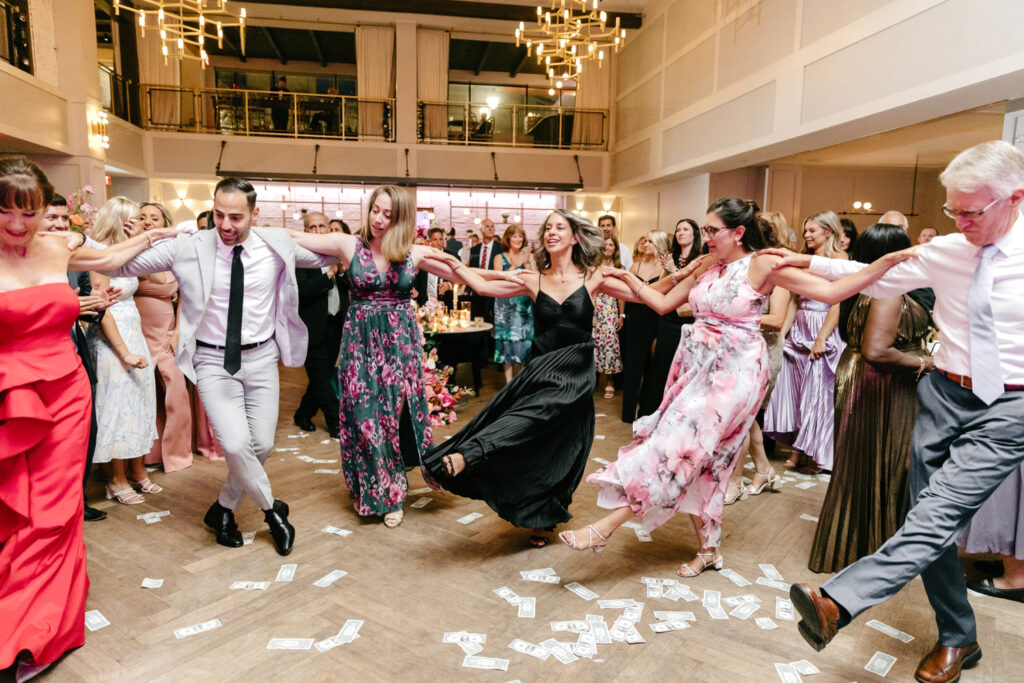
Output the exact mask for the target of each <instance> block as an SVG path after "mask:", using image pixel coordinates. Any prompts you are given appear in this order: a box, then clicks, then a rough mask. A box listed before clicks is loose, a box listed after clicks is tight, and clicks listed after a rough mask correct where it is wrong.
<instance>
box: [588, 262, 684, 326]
mask: <svg viewBox="0 0 1024 683" xmlns="http://www.w3.org/2000/svg"><path fill="white" fill-rule="evenodd" d="M607 275H608V276H609V279H610V277H617V278H619V279H620V280H621V282H622V283H623V284H625V285H627V286H628V288H629V291H630V294H631V295H632V296H631V298H630V301H638V302H640V303H644V304H647V306H649V307H650V308H653V309H654V310H655V311H657V312H658V313H659V314H661V315H664V314H665V313H668V312H669V311H674V310H676V309H677V308H679V307H680V306H682V305H683V304H684V303H686V301H687V300H688V299H689V298H690V289H691V288H692V287H693V284H694V283H695V282H696V281H697V278H696V276H695V275H690V276H688V277H687V278H685V279H683V280H680V281H679V284H677V285H676V286H675V287H673V288H672V289H670V290H669V291H668V292H667V293H665V294H662V293H661V292H658V291H656V290H655V289H653V288H652V287H649V286H648V285H647V283H646V282H644V281H643V280H641V279H640V278H638V277H637V276H636V275H634V274H633V273H627V272H626V271H623V270H612V271H608V272H607ZM603 285H604V283H602V287H603ZM604 291H606V292H607V293H608V294H611V295H612V296H616V292H615V291H611V290H608V289H605V290H604Z"/></svg>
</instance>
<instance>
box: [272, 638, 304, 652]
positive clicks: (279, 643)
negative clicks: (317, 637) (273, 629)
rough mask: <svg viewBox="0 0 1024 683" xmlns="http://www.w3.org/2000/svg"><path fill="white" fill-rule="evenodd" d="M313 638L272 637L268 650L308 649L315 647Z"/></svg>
mask: <svg viewBox="0 0 1024 683" xmlns="http://www.w3.org/2000/svg"><path fill="white" fill-rule="evenodd" d="M313 640H314V639H313V638H271V639H270V642H269V643H267V649H268V650H308V649H309V648H311V647H313Z"/></svg>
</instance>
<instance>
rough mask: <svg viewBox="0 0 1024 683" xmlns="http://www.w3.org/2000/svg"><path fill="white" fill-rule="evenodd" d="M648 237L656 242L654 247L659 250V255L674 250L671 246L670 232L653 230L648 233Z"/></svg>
mask: <svg viewBox="0 0 1024 683" xmlns="http://www.w3.org/2000/svg"><path fill="white" fill-rule="evenodd" d="M647 239H649V240H650V241H651V242H654V248H655V249H657V250H658V256H664V255H665V254H667V253H669V252H670V251H671V250H672V249H671V247H670V246H669V244H670V242H669V238H668V233H667V232H665V231H664V230H651V231H650V232H648V233H647Z"/></svg>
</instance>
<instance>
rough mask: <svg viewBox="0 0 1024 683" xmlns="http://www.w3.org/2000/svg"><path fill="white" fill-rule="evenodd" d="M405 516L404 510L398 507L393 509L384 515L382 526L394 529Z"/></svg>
mask: <svg viewBox="0 0 1024 683" xmlns="http://www.w3.org/2000/svg"><path fill="white" fill-rule="evenodd" d="M404 518H405V510H402V509H398V510H393V511H391V512H389V513H387V514H386V515H384V526H386V527H387V528H389V529H394V528H395V527H396V526H398V525H399V524H401V523H402V520H403V519H404Z"/></svg>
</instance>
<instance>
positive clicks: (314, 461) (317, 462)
mask: <svg viewBox="0 0 1024 683" xmlns="http://www.w3.org/2000/svg"><path fill="white" fill-rule="evenodd" d="M310 462H311V463H315V464H317V465H330V464H331V463H334V462H338V459H337V458H328V459H326V460H316V459H315V458H314V459H310Z"/></svg>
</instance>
